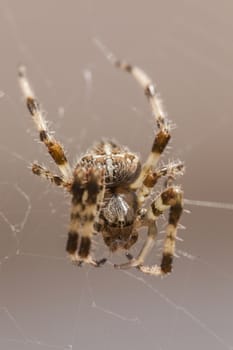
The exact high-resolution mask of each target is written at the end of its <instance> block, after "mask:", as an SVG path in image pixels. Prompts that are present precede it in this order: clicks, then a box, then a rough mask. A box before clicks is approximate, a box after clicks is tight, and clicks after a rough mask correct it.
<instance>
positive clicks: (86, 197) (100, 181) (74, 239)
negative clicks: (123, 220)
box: [66, 168, 106, 266]
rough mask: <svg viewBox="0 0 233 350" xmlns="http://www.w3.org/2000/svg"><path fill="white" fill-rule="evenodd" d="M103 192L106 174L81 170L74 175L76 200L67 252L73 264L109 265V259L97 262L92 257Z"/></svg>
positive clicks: (72, 189) (74, 195)
mask: <svg viewBox="0 0 233 350" xmlns="http://www.w3.org/2000/svg"><path fill="white" fill-rule="evenodd" d="M103 192H104V175H103V171H101V170H98V169H95V170H85V169H82V168H81V169H77V170H76V171H75V174H74V182H73V185H72V187H71V193H72V195H73V197H72V209H71V217H70V228H69V233H68V240H67V245H66V250H67V252H68V253H69V255H70V259H71V261H73V262H74V263H76V264H78V265H81V263H82V262H85V263H88V264H91V265H94V266H99V265H101V264H103V263H104V262H105V261H106V259H101V260H100V261H96V260H94V259H93V258H92V256H91V254H90V250H91V239H92V235H93V231H94V222H95V218H96V216H97V215H98V209H99V206H100V202H101V200H102V199H103ZM79 240H80V242H79Z"/></svg>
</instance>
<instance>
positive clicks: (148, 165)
mask: <svg viewBox="0 0 233 350" xmlns="http://www.w3.org/2000/svg"><path fill="white" fill-rule="evenodd" d="M114 64H115V66H116V67H118V68H120V69H122V70H124V71H126V72H128V73H130V74H131V75H132V76H133V77H134V78H135V79H136V81H137V82H138V83H139V84H140V85H141V87H142V88H143V90H144V93H145V95H146V97H147V98H148V100H149V103H150V105H151V109H152V113H153V115H154V117H155V121H156V124H157V127H158V129H159V130H158V132H157V133H156V135H155V139H154V142H153V145H152V148H151V152H150V154H149V156H148V158H147V160H146V162H145V163H144V164H143V167H142V171H141V174H140V175H139V177H138V178H137V179H136V180H135V182H133V183H132V184H131V188H132V189H138V188H140V187H141V186H142V185H143V181H144V179H145V178H146V175H147V174H148V172H149V171H150V170H151V169H152V168H154V167H155V166H156V165H157V163H158V161H159V159H160V156H161V154H162V153H163V151H164V149H165V147H166V146H167V144H168V142H169V140H170V137H171V135H170V124H169V122H168V120H167V118H166V116H165V113H164V111H163V107H162V102H161V100H160V98H159V96H158V93H156V89H155V85H153V83H152V81H151V79H150V78H149V77H148V76H147V75H146V73H145V72H144V71H143V70H141V69H140V68H138V67H136V66H131V65H130V64H128V63H125V62H121V61H117V60H116V61H115V62H114Z"/></svg>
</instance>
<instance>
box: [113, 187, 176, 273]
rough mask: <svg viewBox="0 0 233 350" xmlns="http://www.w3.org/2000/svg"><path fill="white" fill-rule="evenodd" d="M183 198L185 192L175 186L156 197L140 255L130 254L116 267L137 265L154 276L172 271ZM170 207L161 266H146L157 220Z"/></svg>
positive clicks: (150, 210) (122, 267)
mask: <svg viewBox="0 0 233 350" xmlns="http://www.w3.org/2000/svg"><path fill="white" fill-rule="evenodd" d="M182 199H183V194H182V192H181V190H180V189H179V188H178V187H175V186H174V187H169V188H167V189H165V190H164V191H163V192H162V193H161V195H160V196H159V197H157V198H156V199H155V201H154V202H153V203H152V204H151V206H150V208H149V209H148V212H147V213H146V217H147V220H148V235H147V239H146V242H145V244H144V246H143V247H142V249H141V251H140V253H139V255H138V257H137V258H133V257H132V256H129V262H128V263H125V264H122V265H116V266H115V267H116V268H120V269H127V268H130V267H136V268H138V269H139V270H140V271H142V272H144V273H147V274H150V275H154V276H162V275H165V274H167V273H170V272H171V271H172V263H173V256H174V254H175V240H176V234H177V226H178V222H179V219H180V216H181V214H182V209H183V203H182V201H183V200H182ZM168 208H170V212H169V217H168V225H167V227H166V238H165V242H164V248H163V255H162V260H161V264H160V266H157V265H153V266H145V265H144V260H145V258H146V256H147V255H148V253H149V252H150V250H151V248H152V247H153V245H154V242H155V239H156V236H157V228H156V220H157V219H158V217H159V216H160V215H161V214H162V213H163V212H164V211H165V210H166V209H168Z"/></svg>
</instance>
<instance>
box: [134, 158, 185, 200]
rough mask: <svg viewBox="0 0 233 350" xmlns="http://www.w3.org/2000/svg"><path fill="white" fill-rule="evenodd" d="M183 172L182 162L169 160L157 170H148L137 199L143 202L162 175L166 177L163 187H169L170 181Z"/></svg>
mask: <svg viewBox="0 0 233 350" xmlns="http://www.w3.org/2000/svg"><path fill="white" fill-rule="evenodd" d="M183 173H184V164H183V163H182V162H181V161H177V162H170V163H168V164H167V165H164V166H162V167H160V168H158V169H157V170H155V171H153V170H149V171H148V173H147V175H146V177H145V179H144V181H143V184H142V186H141V187H140V189H139V190H138V192H137V195H138V200H139V202H140V203H141V204H143V203H144V202H145V200H146V198H147V197H148V196H149V195H150V194H151V191H152V189H153V188H154V186H155V185H156V183H157V182H158V180H159V179H160V178H162V177H166V180H165V183H164V187H169V185H172V181H173V180H174V179H175V178H176V177H177V176H178V175H183Z"/></svg>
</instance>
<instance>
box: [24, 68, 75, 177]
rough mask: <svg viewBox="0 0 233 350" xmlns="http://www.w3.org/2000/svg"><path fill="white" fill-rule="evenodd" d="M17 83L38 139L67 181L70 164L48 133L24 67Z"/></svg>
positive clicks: (69, 173) (69, 174) (58, 144)
mask: <svg viewBox="0 0 233 350" xmlns="http://www.w3.org/2000/svg"><path fill="white" fill-rule="evenodd" d="M19 83H20V87H21V90H22V93H23V95H24V98H25V100H26V104H27V108H28V110H29V112H30V114H31V116H32V119H33V120H34V122H35V124H36V127H37V130H38V131H39V136H40V140H41V141H42V142H43V143H44V144H45V146H46V147H47V149H48V152H49V154H50V155H51V157H52V158H53V160H54V161H55V163H56V164H57V166H58V168H59V169H60V171H61V173H62V175H63V177H64V179H65V180H66V181H67V180H69V179H70V178H71V175H72V172H71V168H70V165H69V163H68V161H67V158H66V155H65V152H64V150H63V148H62V146H61V144H60V143H58V142H57V141H56V139H55V138H54V137H53V136H52V135H51V134H50V132H49V130H48V127H47V125H46V124H47V123H46V121H45V118H44V116H43V113H42V110H41V108H40V105H39V103H38V101H37V99H36V98H35V95H34V93H33V91H32V88H31V86H30V83H29V81H28V79H27V77H26V72H25V68H24V67H20V68H19Z"/></svg>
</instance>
